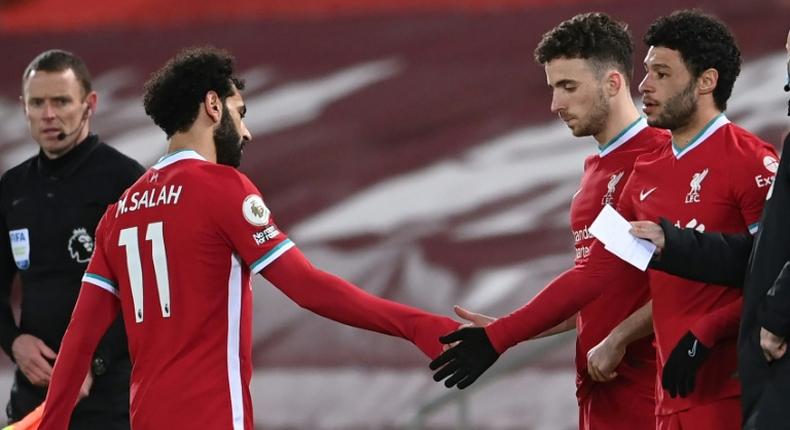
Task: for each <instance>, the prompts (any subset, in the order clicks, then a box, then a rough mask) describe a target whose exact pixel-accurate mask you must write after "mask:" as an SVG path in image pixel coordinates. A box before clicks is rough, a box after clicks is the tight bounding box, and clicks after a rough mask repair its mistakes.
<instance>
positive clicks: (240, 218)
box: [212, 170, 294, 273]
mask: <svg viewBox="0 0 790 430" xmlns="http://www.w3.org/2000/svg"><path fill="white" fill-rule="evenodd" d="M218 177H219V178H220V180H219V181H218V183H216V184H213V186H214V187H219V189H218V190H216V192H215V195H216V196H217V197H218V200H217V202H216V205H215V207H214V208H212V209H213V211H212V213H213V214H214V217H215V223H216V224H217V226H218V228H219V229H220V231H221V232H222V234H223V235H224V236H225V239H226V240H227V241H228V243H230V245H231V247H232V248H233V249H234V250H235V251H236V253H237V254H238V255H239V256H240V257H241V259H242V260H243V261H244V262H245V263H246V264H247V265H248V266H249V267H250V270H251V271H252V273H258V272H260V271H261V270H263V268H265V267H266V266H268V265H269V264H271V263H272V262H273V261H274V260H276V259H277V258H279V257H280V256H281V255H283V254H284V253H285V252H286V251H288V249H290V248H291V247H293V246H294V243H293V242H292V241H291V240H290V239H288V236H287V235H286V234H285V232H284V231H281V230H280V229H279V228H278V227H277V225H276V224H275V222H274V217H273V216H272V213H271V211H270V210H269V208H268V207H266V204H265V203H264V201H263V198H262V197H261V193H260V191H258V188H257V187H256V186H255V185H254V184H253V183H252V182H251V181H250V180H249V178H247V177H246V176H244V175H243V174H241V173H239V172H237V171H235V170H232V171H230V170H224V174H223V175H218Z"/></svg>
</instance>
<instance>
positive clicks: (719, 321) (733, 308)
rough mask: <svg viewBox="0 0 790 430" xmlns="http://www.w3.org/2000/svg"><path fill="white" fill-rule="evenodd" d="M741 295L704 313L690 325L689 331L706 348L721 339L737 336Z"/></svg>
mask: <svg viewBox="0 0 790 430" xmlns="http://www.w3.org/2000/svg"><path fill="white" fill-rule="evenodd" d="M742 307H743V297H738V299H737V300H735V301H734V302H732V303H730V304H728V305H725V306H722V307H720V308H718V309H716V310H715V311H713V312H710V313H708V314H706V315H704V316H703V317H702V318H700V319H699V320H697V322H695V323H694V325H692V326H691V333H693V334H694V336H696V337H697V339H699V341H700V342H702V344H703V345H705V346H707V347H708V348H712V347H713V346H714V345H715V344H716V343H718V342H719V341H720V340H722V339H728V338H736V337H738V328H739V326H740V322H741V308H742Z"/></svg>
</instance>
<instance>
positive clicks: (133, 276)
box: [118, 221, 170, 323]
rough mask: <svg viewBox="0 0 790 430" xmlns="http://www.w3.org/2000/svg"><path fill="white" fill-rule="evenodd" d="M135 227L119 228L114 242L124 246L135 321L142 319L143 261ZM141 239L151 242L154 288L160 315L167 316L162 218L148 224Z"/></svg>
mask: <svg viewBox="0 0 790 430" xmlns="http://www.w3.org/2000/svg"><path fill="white" fill-rule="evenodd" d="M138 237H139V236H138V234H137V227H130V228H125V229H123V230H121V234H120V235H119V236H118V246H122V247H124V248H126V267H127V268H128V271H129V285H130V286H131V289H132V303H133V304H134V319H135V322H137V323H141V322H143V315H144V313H143V265H142V262H141V261H140V247H139V245H138ZM145 240H146V241H149V242H151V259H152V260H153V263H154V274H155V275H156V289H157V292H158V293H159V306H160V307H161V308H162V317H164V318H170V278H169V277H168V274H167V252H166V251H165V237H164V233H163V226H162V222H161V221H160V222H153V223H151V224H148V226H147V227H146V231H145Z"/></svg>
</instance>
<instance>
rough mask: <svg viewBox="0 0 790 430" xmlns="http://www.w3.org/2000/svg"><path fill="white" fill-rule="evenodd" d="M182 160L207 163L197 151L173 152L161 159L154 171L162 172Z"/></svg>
mask: <svg viewBox="0 0 790 430" xmlns="http://www.w3.org/2000/svg"><path fill="white" fill-rule="evenodd" d="M181 160H201V161H206V159H205V158H203V156H201V155H200V154H198V153H197V151H195V150H192V149H180V150H178V151H175V152H171V153H169V154H167V155H165V156H164V157H162V158H160V159H159V161H157V162H156V164H154V165H153V168H154V169H157V170H160V169H162V168H164V167H167V166H169V165H171V164H173V163H177V162H179V161H181Z"/></svg>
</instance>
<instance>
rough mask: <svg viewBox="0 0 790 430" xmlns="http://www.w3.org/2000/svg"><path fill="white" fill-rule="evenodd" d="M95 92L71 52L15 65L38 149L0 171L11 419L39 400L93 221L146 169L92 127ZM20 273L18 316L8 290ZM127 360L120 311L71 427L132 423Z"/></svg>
mask: <svg viewBox="0 0 790 430" xmlns="http://www.w3.org/2000/svg"><path fill="white" fill-rule="evenodd" d="M97 100H98V98H97V95H96V92H95V91H93V90H92V88H91V78H90V74H89V72H88V70H87V67H86V66H85V64H84V63H83V62H82V60H80V59H79V58H78V57H76V56H75V55H74V54H72V53H70V52H66V51H61V50H50V51H46V52H43V53H42V54H40V55H38V56H37V57H36V58H35V59H34V60H33V61H32V62H31V63H30V65H29V66H28V67H27V69H25V72H24V74H23V75H22V97H21V101H22V104H23V106H24V111H25V116H26V118H27V123H28V127H29V129H30V134H31V136H32V137H33V140H35V141H36V142H37V143H38V145H39V147H40V150H39V153H38V155H36V156H33V157H32V158H30V159H28V160H26V161H24V162H23V163H22V164H20V165H18V166H16V167H13V168H11V169H10V170H8V171H7V172H5V174H3V175H2V177H0V230H3V231H2V232H0V347H2V348H3V350H4V351H5V353H6V354H8V356H9V357H10V358H11V359H12V360H13V361H14V362H15V363H16V366H17V368H16V372H15V373H14V384H13V387H12V388H11V397H10V400H9V402H8V405H7V407H6V412H7V414H8V418H9V420H10V421H12V422H13V421H17V420H19V419H21V418H23V417H24V416H25V415H27V414H28V413H29V412H30V411H32V410H33V409H34V408H35V407H36V406H38V405H39V404H40V403H41V402H42V401H43V400H44V398H45V396H46V392H47V385H48V384H49V378H50V375H51V373H52V366H53V363H54V361H55V359H56V357H57V351H58V349H59V348H60V342H61V339H62V338H63V334H64V333H65V331H66V327H67V326H68V323H69V320H70V318H71V312H72V310H73V309H74V305H75V303H76V302H77V296H78V294H79V290H80V285H81V278H82V275H83V272H84V271H85V268H86V267H87V265H88V261H89V260H90V257H91V255H92V253H93V246H94V230H95V229H96V224H97V223H98V222H99V219H100V218H101V216H102V214H103V213H104V210H105V208H106V207H107V205H109V204H110V203H112V202H115V201H117V200H118V197H119V196H120V195H121V193H122V192H123V191H124V190H125V189H126V188H127V187H129V186H130V185H131V184H132V183H134V181H136V180H137V178H138V177H139V176H140V175H142V173H143V171H144V169H143V167H142V166H140V164H138V163H137V162H136V161H134V160H132V159H131V158H129V157H127V156H125V155H123V154H121V153H120V152H118V151H117V150H115V149H113V148H111V147H110V146H108V145H106V144H105V143H103V142H101V140H100V139H99V137H98V136H97V135H95V134H92V133H91V132H90V120H91V117H92V115H93V113H94V112H95V111H96V104H97ZM17 274H18V275H19V277H20V281H21V286H22V300H21V315H20V321H19V324H17V323H16V322H15V319H14V316H13V314H12V310H11V306H10V300H9V297H10V294H11V285H12V281H13V279H14V277H15V275H17ZM130 367H131V365H130V362H129V353H128V349H127V346H126V334H125V332H124V329H123V321H122V320H121V319H120V318H119V319H118V320H117V321H115V323H114V324H113V326H112V327H111V328H110V330H109V331H108V332H107V334H106V335H105V336H104V338H103V339H102V341H101V343H100V344H99V347H98V348H97V349H96V351H95V353H94V360H93V366H92V369H91V372H89V374H88V375H86V378H85V382H84V384H83V386H82V390H81V396H83V397H84V398H82V400H80V402H79V403H78V404H77V407H76V408H75V409H74V414H73V415H72V420H71V426H70V429H72V430H85V429H103V430H116V429H118V430H121V429H124V430H128V429H129V373H130Z"/></svg>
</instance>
